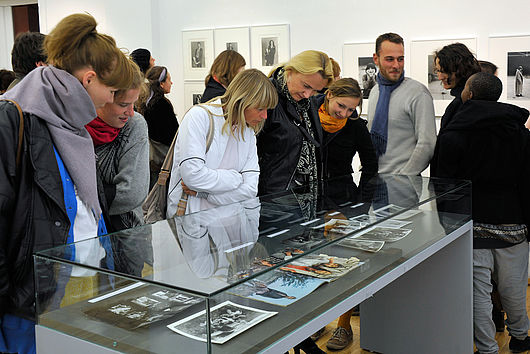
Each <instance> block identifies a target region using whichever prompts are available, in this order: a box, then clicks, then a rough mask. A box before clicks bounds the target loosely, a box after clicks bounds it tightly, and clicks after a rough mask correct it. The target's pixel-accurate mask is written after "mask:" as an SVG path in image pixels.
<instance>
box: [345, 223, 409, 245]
mask: <svg viewBox="0 0 530 354" xmlns="http://www.w3.org/2000/svg"><path fill="white" fill-rule="evenodd" d="M411 232H412V230H410V229H393V228H388V227H380V226H376V227H373V228H370V229H368V230H366V231H362V232H360V233H359V234H357V235H354V236H352V237H354V238H360V239H363V240H370V241H384V242H396V241H399V240H401V239H402V238H403V237H405V236H407V235H408V234H410V233H411Z"/></svg>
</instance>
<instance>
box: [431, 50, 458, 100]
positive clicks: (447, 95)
mask: <svg viewBox="0 0 530 354" xmlns="http://www.w3.org/2000/svg"><path fill="white" fill-rule="evenodd" d="M427 83H428V87H429V91H430V92H431V95H432V99H433V100H452V99H453V96H451V91H450V90H446V89H444V87H443V85H442V81H440V80H439V79H438V75H437V74H436V70H435V68H434V55H432V54H431V55H428V56H427Z"/></svg>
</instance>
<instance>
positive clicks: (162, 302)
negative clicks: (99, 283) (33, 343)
mask: <svg viewBox="0 0 530 354" xmlns="http://www.w3.org/2000/svg"><path fill="white" fill-rule="evenodd" d="M201 301H202V299H200V298H197V297H194V296H191V295H187V294H184V293H180V292H176V291H172V290H167V289H162V288H158V287H153V286H141V287H139V288H136V289H131V290H129V291H127V292H124V293H120V294H117V295H115V296H110V297H107V298H106V299H104V300H101V301H97V302H91V301H89V302H90V303H91V305H90V306H89V307H88V308H87V309H86V310H85V314H86V315H88V316H90V317H92V318H96V319H98V320H101V321H103V322H106V323H108V324H111V325H115V326H117V327H120V328H123V329H126V330H135V329H137V328H144V327H149V326H151V325H153V324H155V323H157V322H160V321H162V320H165V319H168V318H171V317H173V316H175V315H176V314H178V313H179V312H181V311H182V310H184V309H186V308H188V307H190V306H192V305H195V304H197V303H199V302H201Z"/></svg>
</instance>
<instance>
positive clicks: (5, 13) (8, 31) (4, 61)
mask: <svg viewBox="0 0 530 354" xmlns="http://www.w3.org/2000/svg"><path fill="white" fill-rule="evenodd" d="M0 33H1V34H0V69H8V70H13V68H12V67H11V48H13V42H14V40H13V16H12V14H11V6H0Z"/></svg>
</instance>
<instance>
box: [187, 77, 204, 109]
mask: <svg viewBox="0 0 530 354" xmlns="http://www.w3.org/2000/svg"><path fill="white" fill-rule="evenodd" d="M204 88H205V86H204V82H200V81H198V82H185V83H184V111H185V112H187V111H188V109H190V108H191V106H193V105H195V104H196V103H199V102H198V100H200V96H202V94H203V93H204Z"/></svg>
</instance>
